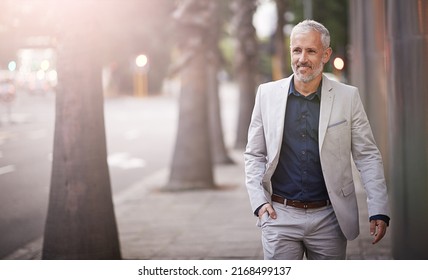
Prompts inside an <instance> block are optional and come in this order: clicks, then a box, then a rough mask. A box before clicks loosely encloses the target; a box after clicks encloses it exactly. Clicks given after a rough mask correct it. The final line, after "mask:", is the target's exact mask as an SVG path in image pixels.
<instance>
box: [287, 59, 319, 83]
mask: <svg viewBox="0 0 428 280" xmlns="http://www.w3.org/2000/svg"><path fill="white" fill-rule="evenodd" d="M291 68H292V69H293V72H294V75H295V76H296V78H297V79H298V80H299V81H301V82H303V83H309V82H312V81H313V80H314V79H315V78H316V77H318V75H319V74H321V73H322V71H323V69H324V63H322V62H321V63H320V64H319V66H318V68H316V69H314V72H313V73H312V74H311V75H308V76H304V75H301V74H300V73H299V72H298V71H297V67H296V65H293V64H291Z"/></svg>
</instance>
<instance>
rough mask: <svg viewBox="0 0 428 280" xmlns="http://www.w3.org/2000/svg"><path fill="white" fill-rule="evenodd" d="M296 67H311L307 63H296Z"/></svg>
mask: <svg viewBox="0 0 428 280" xmlns="http://www.w3.org/2000/svg"><path fill="white" fill-rule="evenodd" d="M297 67H310V68H312V66H311V65H310V64H309V63H298V64H297Z"/></svg>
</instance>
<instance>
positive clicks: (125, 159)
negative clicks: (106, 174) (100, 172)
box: [107, 153, 146, 169]
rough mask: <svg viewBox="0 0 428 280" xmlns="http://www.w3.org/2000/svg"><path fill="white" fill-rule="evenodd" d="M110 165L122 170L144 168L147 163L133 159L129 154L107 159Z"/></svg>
mask: <svg viewBox="0 0 428 280" xmlns="http://www.w3.org/2000/svg"><path fill="white" fill-rule="evenodd" d="M107 162H108V165H109V166H111V167H119V168H121V169H134V168H143V167H145V166H146V161H145V160H144V159H141V158H133V157H131V156H130V155H129V154H128V153H115V154H111V155H109V156H108V158H107Z"/></svg>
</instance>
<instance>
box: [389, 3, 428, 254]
mask: <svg viewBox="0 0 428 280" xmlns="http://www.w3.org/2000/svg"><path fill="white" fill-rule="evenodd" d="M387 4H388V5H387V30H388V33H387V35H388V38H387V41H388V46H389V49H388V58H389V59H388V60H387V69H388V73H389V82H388V85H389V90H388V98H387V101H388V115H389V141H390V153H389V157H390V172H389V174H390V184H391V186H392V204H393V207H392V211H393V212H392V215H393V219H392V220H391V228H392V234H393V236H392V242H393V247H392V248H393V257H394V258H395V259H428V241H427V236H428V218H427V214H428V149H427V147H428V68H427V65H428V1H423V0H408V1H402V0H390V1H388V3H387Z"/></svg>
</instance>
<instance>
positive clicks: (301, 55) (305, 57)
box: [299, 51, 308, 62]
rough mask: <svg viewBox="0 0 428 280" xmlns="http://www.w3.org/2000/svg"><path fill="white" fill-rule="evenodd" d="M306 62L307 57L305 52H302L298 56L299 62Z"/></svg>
mask: <svg viewBox="0 0 428 280" xmlns="http://www.w3.org/2000/svg"><path fill="white" fill-rule="evenodd" d="M307 60H308V56H307V53H306V52H304V51H303V52H302V53H301V54H300V56H299V62H306V61H307Z"/></svg>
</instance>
